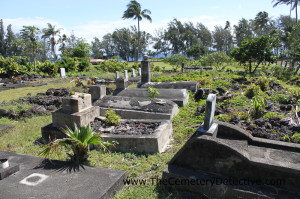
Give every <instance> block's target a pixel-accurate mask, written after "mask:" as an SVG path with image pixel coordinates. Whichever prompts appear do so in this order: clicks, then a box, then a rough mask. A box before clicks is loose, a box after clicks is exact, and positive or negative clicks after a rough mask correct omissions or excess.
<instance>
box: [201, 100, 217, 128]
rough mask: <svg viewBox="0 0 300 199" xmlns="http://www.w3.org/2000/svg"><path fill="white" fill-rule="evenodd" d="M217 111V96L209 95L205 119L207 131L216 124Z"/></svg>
mask: <svg viewBox="0 0 300 199" xmlns="http://www.w3.org/2000/svg"><path fill="white" fill-rule="evenodd" d="M215 109H216V95H215V94H209V95H208V97H207V100H206V107H205V117H204V129H205V130H208V129H209V128H210V127H211V126H212V124H213V122H214V116H215Z"/></svg>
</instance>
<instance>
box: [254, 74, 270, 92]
mask: <svg viewBox="0 0 300 199" xmlns="http://www.w3.org/2000/svg"><path fill="white" fill-rule="evenodd" d="M256 85H258V86H259V87H260V90H262V91H267V90H268V88H269V80H268V79H267V78H265V77H260V78H258V80H257V81H256Z"/></svg>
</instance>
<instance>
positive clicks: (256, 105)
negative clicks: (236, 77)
mask: <svg viewBox="0 0 300 199" xmlns="http://www.w3.org/2000/svg"><path fill="white" fill-rule="evenodd" d="M265 108H266V105H265V100H264V98H263V97H258V96H255V97H254V100H253V112H252V113H253V116H254V117H255V118H259V117H260V116H261V115H262V114H263V112H264V111H265Z"/></svg>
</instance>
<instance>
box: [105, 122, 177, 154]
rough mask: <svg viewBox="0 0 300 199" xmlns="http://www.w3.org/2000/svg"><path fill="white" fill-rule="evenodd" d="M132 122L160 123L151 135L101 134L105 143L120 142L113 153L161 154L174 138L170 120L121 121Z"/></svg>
mask: <svg viewBox="0 0 300 199" xmlns="http://www.w3.org/2000/svg"><path fill="white" fill-rule="evenodd" d="M121 121H130V122H160V123H161V124H160V125H159V126H158V128H157V129H156V130H155V132H154V133H153V134H151V135H115V134H101V137H102V138H103V139H104V140H105V141H113V140H114V141H118V142H119V144H117V145H116V146H115V147H114V148H112V149H111V150H113V151H120V152H134V153H161V152H163V151H164V150H165V146H166V145H167V144H168V143H169V141H170V138H171V137H172V133H173V129H172V122H171V121H170V120H163V121H161V120H121Z"/></svg>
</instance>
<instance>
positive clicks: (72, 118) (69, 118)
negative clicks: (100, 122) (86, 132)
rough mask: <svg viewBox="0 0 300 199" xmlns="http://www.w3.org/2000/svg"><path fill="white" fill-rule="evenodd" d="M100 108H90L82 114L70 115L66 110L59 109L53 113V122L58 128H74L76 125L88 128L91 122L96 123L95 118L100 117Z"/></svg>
mask: <svg viewBox="0 0 300 199" xmlns="http://www.w3.org/2000/svg"><path fill="white" fill-rule="evenodd" d="M99 114H100V113H99V107H94V106H92V107H90V108H87V109H85V110H83V111H81V112H77V113H73V114H69V113H66V112H64V110H62V109H59V110H57V111H55V112H52V122H53V124H54V125H55V126H56V127H63V128H65V127H66V125H67V126H69V127H71V128H73V127H74V123H75V124H76V125H77V126H78V127H81V126H86V125H88V124H89V123H90V122H91V121H94V119H95V117H97V116H99Z"/></svg>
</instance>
